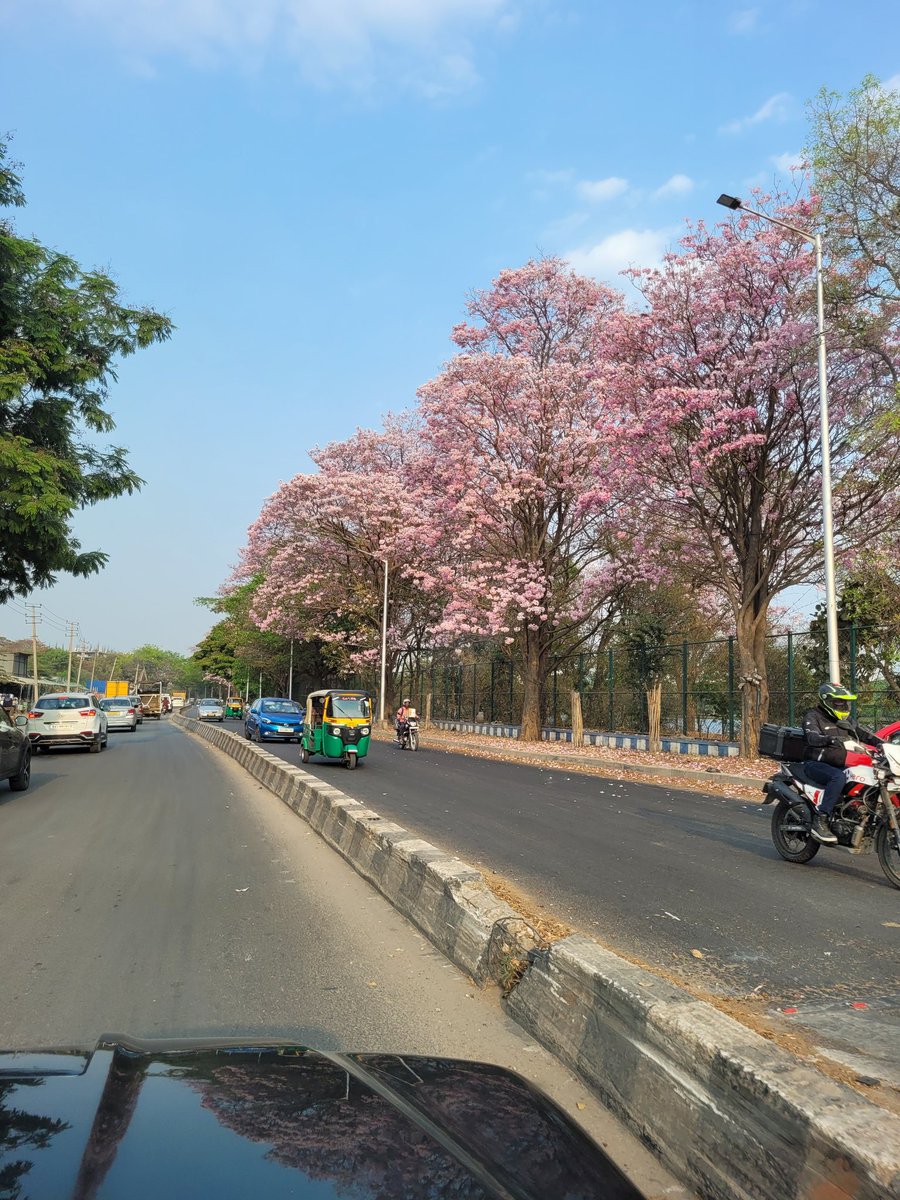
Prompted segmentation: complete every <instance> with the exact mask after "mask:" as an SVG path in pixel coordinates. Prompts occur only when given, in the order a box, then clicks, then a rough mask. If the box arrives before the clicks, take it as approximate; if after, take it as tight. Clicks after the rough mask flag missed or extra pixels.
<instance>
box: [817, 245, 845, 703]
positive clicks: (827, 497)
mask: <svg viewBox="0 0 900 1200" xmlns="http://www.w3.org/2000/svg"><path fill="white" fill-rule="evenodd" d="M814 242H815V247H816V314H817V317H818V324H819V328H818V339H819V420H820V421H821V425H822V433H821V438H822V540H823V542H824V547H825V624H826V628H827V630H828V678H829V680H831V682H832V683H840V681H841V652H840V645H839V642H838V625H837V588H836V587H835V577H834V525H833V521H832V512H831V430H830V425H829V420H828V370H827V363H826V359H825V288H824V285H823V282H822V235H821V234H819V233H817V234H816V235H815V237H814Z"/></svg>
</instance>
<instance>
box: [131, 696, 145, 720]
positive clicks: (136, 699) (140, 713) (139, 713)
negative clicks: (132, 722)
mask: <svg viewBox="0 0 900 1200" xmlns="http://www.w3.org/2000/svg"><path fill="white" fill-rule="evenodd" d="M128 702H129V704H130V705H131V706H132V708H133V709H134V712H135V715H136V717H137V723H138V725H143V723H144V706H143V704H142V703H141V698H140V696H138V695H134V696H129V697H128Z"/></svg>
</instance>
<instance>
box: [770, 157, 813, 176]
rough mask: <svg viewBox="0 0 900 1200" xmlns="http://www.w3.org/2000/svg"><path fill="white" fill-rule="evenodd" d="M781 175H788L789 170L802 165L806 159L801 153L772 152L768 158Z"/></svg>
mask: <svg viewBox="0 0 900 1200" xmlns="http://www.w3.org/2000/svg"><path fill="white" fill-rule="evenodd" d="M769 161H770V162H771V163H772V165H773V166H774V167H775V169H776V170H778V171H780V172H781V173H782V175H790V173H791V171H794V170H796V169H797V168H798V167H802V166H803V164H804V163H805V162H806V159H805V158H804V157H803V155H802V154H800V153H797V154H773V155H772V157H771V159H770V160H769Z"/></svg>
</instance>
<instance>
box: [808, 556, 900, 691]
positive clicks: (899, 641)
mask: <svg viewBox="0 0 900 1200" xmlns="http://www.w3.org/2000/svg"><path fill="white" fill-rule="evenodd" d="M853 626H855V630H856V678H857V683H858V686H861V687H870V686H873V685H880V686H883V687H884V688H886V689H887V692H888V693H889V694H890V696H891V698H892V699H893V701H894V703H895V704H900V578H898V576H897V574H896V572H894V571H892V570H890V569H886V568H883V567H882V568H879V567H877V566H875V565H873V564H870V565H869V566H868V567H867V569H866V570H865V572H861V573H860V574H857V575H851V576H849V577H848V578H847V580H846V581H845V583H844V586H843V588H842V589H841V596H840V599H839V601H838V645H839V648H840V654H841V660H842V661H843V662H847V661H848V660H849V657H850V639H851V627H853ZM809 632H810V644H809V646H808V648H807V653H806V658H807V662H808V664H809V667H810V669H811V670H812V671H814V672H815V673H816V674H817V675H818V676H820V677H821V679H824V678H825V675H826V673H827V667H826V664H827V662H828V649H827V632H826V627H825V605H824V604H819V605H817V606H816V611H815V613H814V615H813V618H812V620H811V621H810V626H809Z"/></svg>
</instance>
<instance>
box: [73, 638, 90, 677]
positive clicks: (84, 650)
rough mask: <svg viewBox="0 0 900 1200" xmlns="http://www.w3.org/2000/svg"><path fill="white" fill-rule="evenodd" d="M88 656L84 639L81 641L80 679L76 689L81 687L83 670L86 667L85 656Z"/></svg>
mask: <svg viewBox="0 0 900 1200" xmlns="http://www.w3.org/2000/svg"><path fill="white" fill-rule="evenodd" d="M85 654H87V642H86V641H85V640H84V638H82V639H81V655H80V657H79V659H78V678H77V679H76V680H75V686H76V688H78V687H80V686H81V668H82V667H83V666H84V656H85Z"/></svg>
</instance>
